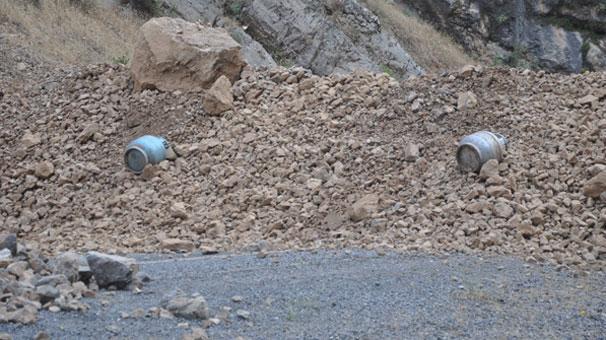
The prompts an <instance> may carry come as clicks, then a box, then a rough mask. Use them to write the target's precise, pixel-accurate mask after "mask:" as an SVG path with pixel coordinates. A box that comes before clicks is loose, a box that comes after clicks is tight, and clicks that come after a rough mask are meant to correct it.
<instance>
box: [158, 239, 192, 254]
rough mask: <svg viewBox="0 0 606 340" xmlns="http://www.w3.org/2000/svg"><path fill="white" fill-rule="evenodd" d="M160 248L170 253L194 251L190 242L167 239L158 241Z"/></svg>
mask: <svg viewBox="0 0 606 340" xmlns="http://www.w3.org/2000/svg"><path fill="white" fill-rule="evenodd" d="M160 247H161V248H162V249H166V250H170V251H184V252H191V251H192V250H194V248H195V245H194V243H193V242H192V241H188V240H180V239H177V238H167V239H164V240H162V241H160Z"/></svg>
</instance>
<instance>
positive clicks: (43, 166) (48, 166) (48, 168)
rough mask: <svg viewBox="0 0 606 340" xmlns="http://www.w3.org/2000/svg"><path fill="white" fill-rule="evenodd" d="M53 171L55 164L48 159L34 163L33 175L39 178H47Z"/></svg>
mask: <svg viewBox="0 0 606 340" xmlns="http://www.w3.org/2000/svg"><path fill="white" fill-rule="evenodd" d="M54 173H55V166H54V165H53V163H51V162H49V161H43V162H40V163H38V164H36V168H35V170H34V175H36V177H38V178H41V179H47V178H49V177H50V176H52V175H53V174H54Z"/></svg>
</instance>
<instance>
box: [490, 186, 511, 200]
mask: <svg viewBox="0 0 606 340" xmlns="http://www.w3.org/2000/svg"><path fill="white" fill-rule="evenodd" d="M486 192H487V193H488V195H490V196H492V197H503V198H507V199H511V197H512V195H511V190H509V189H507V188H505V187H504V186H500V185H495V186H490V187H488V188H486Z"/></svg>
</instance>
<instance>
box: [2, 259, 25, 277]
mask: <svg viewBox="0 0 606 340" xmlns="http://www.w3.org/2000/svg"><path fill="white" fill-rule="evenodd" d="M28 267H29V265H28V263H27V262H25V261H17V262H13V263H11V264H9V265H8V267H6V272H7V273H9V274H12V275H14V276H16V277H23V275H24V274H25V271H26V270H27V268H28Z"/></svg>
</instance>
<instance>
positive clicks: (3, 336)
mask: <svg viewBox="0 0 606 340" xmlns="http://www.w3.org/2000/svg"><path fill="white" fill-rule="evenodd" d="M0 340H13V337H12V336H11V335H10V334H8V333H0Z"/></svg>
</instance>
